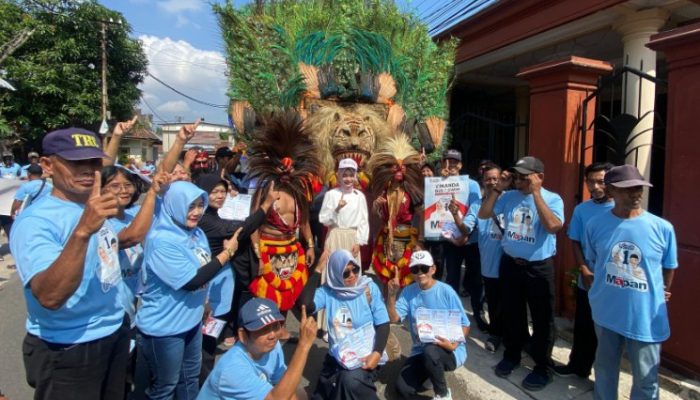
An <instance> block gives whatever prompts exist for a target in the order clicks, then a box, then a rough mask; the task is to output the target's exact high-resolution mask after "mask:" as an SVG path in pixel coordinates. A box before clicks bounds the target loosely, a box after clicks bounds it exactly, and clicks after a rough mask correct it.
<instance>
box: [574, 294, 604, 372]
mask: <svg viewBox="0 0 700 400" xmlns="http://www.w3.org/2000/svg"><path fill="white" fill-rule="evenodd" d="M597 347H598V339H597V338H596V336H595V327H594V324H593V316H592V314H591V303H590V302H589V301H588V292H587V291H585V290H583V289H581V288H579V287H577V288H576V315H575V317H574V343H573V344H572V345H571V354H570V355H569V366H570V367H571V368H572V369H573V371H574V372H575V373H576V374H577V375H581V376H588V375H590V374H591V368H592V367H593V361H595V352H596V348H597Z"/></svg>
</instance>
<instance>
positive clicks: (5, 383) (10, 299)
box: [0, 263, 34, 400]
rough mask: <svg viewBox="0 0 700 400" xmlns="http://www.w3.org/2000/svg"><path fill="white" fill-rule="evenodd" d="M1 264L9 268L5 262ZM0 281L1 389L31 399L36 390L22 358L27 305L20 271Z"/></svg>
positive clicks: (14, 398) (13, 399) (12, 397)
mask: <svg viewBox="0 0 700 400" xmlns="http://www.w3.org/2000/svg"><path fill="white" fill-rule="evenodd" d="M0 268H2V269H5V270H6V268H7V267H6V266H5V263H0ZM6 277H7V278H9V279H8V280H7V281H6V282H4V283H0V285H2V286H0V389H2V391H3V392H4V393H5V394H6V395H7V397H8V399H10V400H22V399H31V398H32V395H33V394H34V391H33V390H32V389H31V388H30V387H29V385H27V381H26V380H25V377H24V364H23V362H22V339H24V334H25V332H26V331H25V330H24V320H25V317H26V308H25V305H24V295H23V294H22V283H21V282H20V281H19V278H18V277H17V274H14V273H13V274H12V275H10V276H7V275H6Z"/></svg>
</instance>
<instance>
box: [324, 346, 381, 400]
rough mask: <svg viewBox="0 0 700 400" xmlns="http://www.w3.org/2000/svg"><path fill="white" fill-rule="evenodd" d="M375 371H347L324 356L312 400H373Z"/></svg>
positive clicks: (375, 389) (336, 362)
mask: <svg viewBox="0 0 700 400" xmlns="http://www.w3.org/2000/svg"><path fill="white" fill-rule="evenodd" d="M376 380H377V370H376V369H375V370H373V371H365V370H364V369H362V368H358V369H353V370H347V369H345V368H343V367H342V366H341V365H340V364H338V361H336V359H335V358H333V357H332V356H331V355H330V354H326V358H325V359H324V360H323V368H322V369H321V373H320V374H319V376H318V383H316V390H315V391H314V394H313V395H312V396H311V399H312V400H360V399H362V400H375V399H379V397H377V388H376V387H375V386H374V382H375V381H376Z"/></svg>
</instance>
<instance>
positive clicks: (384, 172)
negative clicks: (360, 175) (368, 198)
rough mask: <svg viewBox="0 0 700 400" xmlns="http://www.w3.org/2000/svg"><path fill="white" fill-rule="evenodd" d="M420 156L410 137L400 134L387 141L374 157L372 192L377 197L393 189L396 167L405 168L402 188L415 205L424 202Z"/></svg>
mask: <svg viewBox="0 0 700 400" xmlns="http://www.w3.org/2000/svg"><path fill="white" fill-rule="evenodd" d="M420 165H421V162H420V154H418V152H417V151H416V150H415V149H414V148H413V146H411V143H410V142H409V140H408V137H406V135H403V134H398V135H396V136H395V137H392V138H389V139H387V140H386V141H385V142H384V143H383V144H382V146H381V147H380V148H379V151H377V152H376V153H374V154H373V155H372V158H370V160H369V164H368V167H369V168H368V169H369V171H371V173H372V181H371V183H370V190H371V191H372V194H373V195H374V196H375V197H379V196H381V195H382V194H383V193H384V191H386V190H387V189H389V188H391V186H392V181H393V180H394V174H395V172H396V167H403V171H402V173H403V181H402V182H401V183H400V186H401V188H402V189H403V190H404V191H405V192H406V193H408V195H409V196H410V197H411V201H412V202H413V204H416V205H418V204H421V203H422V202H423V175H422V174H421V169H420Z"/></svg>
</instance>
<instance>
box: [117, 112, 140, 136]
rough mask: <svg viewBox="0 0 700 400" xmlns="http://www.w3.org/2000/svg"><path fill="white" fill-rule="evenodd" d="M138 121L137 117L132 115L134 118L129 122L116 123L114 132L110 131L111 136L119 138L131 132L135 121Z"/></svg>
mask: <svg viewBox="0 0 700 400" xmlns="http://www.w3.org/2000/svg"><path fill="white" fill-rule="evenodd" d="M138 119H139V116H138V115H134V117H133V118H132V119H131V120H130V121H125V122H118V123H117V125H116V126H115V127H114V130H113V131H112V135H115V136H121V135H123V134H125V133H127V132H129V131H130V130H131V128H133V127H134V125H135V124H136V121H137V120H138Z"/></svg>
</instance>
